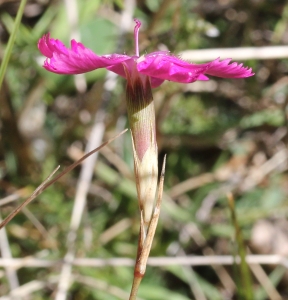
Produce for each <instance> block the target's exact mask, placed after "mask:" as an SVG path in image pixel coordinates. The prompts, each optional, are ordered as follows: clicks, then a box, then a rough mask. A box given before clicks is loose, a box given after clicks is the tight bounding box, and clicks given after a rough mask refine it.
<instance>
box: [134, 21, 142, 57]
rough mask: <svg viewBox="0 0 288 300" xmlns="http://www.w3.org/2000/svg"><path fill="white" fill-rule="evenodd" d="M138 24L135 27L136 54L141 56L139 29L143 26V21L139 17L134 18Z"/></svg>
mask: <svg viewBox="0 0 288 300" xmlns="http://www.w3.org/2000/svg"><path fill="white" fill-rule="evenodd" d="M134 21H135V23H136V25H135V27H134V43H135V55H136V56H138V57H139V44H138V36H139V29H140V27H141V22H140V21H139V20H138V19H134Z"/></svg>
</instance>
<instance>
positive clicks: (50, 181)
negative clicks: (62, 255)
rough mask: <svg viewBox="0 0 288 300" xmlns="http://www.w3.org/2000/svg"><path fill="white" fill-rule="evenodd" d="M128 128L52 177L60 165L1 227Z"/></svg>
mask: <svg viewBox="0 0 288 300" xmlns="http://www.w3.org/2000/svg"><path fill="white" fill-rule="evenodd" d="M126 131H127V129H125V130H123V131H122V132H120V133H119V134H117V135H116V136H114V137H113V138H111V139H109V140H108V141H106V142H105V143H103V144H102V145H101V146H99V147H97V148H95V149H94V150H92V151H90V152H89V153H87V154H85V155H84V156H83V157H82V158H80V159H79V160H77V161H76V162H75V163H73V164H72V165H70V166H69V167H67V168H66V169H65V170H64V171H62V172H61V173H60V174H58V175H57V176H56V177H55V178H53V179H51V178H52V177H53V175H54V174H55V173H56V172H57V171H58V169H59V168H60V166H58V167H57V168H56V169H55V170H54V171H53V172H52V173H51V174H50V175H49V176H48V177H47V179H46V180H44V181H43V182H42V183H41V184H40V185H39V186H38V187H37V188H36V190H35V191H34V192H33V193H32V194H31V196H30V197H28V198H27V199H26V200H25V201H24V202H23V203H22V204H20V205H19V206H18V207H17V208H16V209H15V210H13V212H12V213H10V214H9V215H8V216H7V217H6V218H5V219H4V221H3V222H1V224H0V229H1V228H3V227H4V226H6V225H7V224H8V223H9V222H10V221H11V220H12V219H13V218H14V217H15V216H16V215H17V214H18V213H19V212H20V210H21V209H23V208H24V207H25V206H26V205H28V204H29V203H30V202H31V201H32V200H34V199H35V198H36V197H37V196H38V195H40V194H42V192H43V191H45V190H46V189H47V188H48V187H49V186H51V185H52V184H53V183H54V182H56V181H57V180H58V179H60V178H61V177H62V176H64V175H65V174H67V173H68V172H70V171H72V170H73V169H74V168H75V167H77V166H78V165H79V164H81V163H82V162H83V161H84V160H85V159H86V158H87V157H89V156H90V155H92V154H93V153H95V152H97V151H99V150H100V149H101V148H103V147H105V146H106V145H107V144H109V143H111V142H112V141H114V140H115V139H116V138H118V137H119V136H120V135H122V134H123V133H125V132H126Z"/></svg>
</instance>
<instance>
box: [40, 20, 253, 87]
mask: <svg viewBox="0 0 288 300" xmlns="http://www.w3.org/2000/svg"><path fill="white" fill-rule="evenodd" d="M135 22H136V25H135V28H134V41H135V55H133V56H129V55H123V54H116V53H114V54H107V55H102V56H99V55H97V54H95V53H94V52H93V51H92V50H90V49H89V48H86V47H85V46H84V45H83V44H81V43H78V42H76V41H75V40H72V41H71V49H69V48H66V47H65V45H64V44H63V43H62V42H61V41H59V40H55V39H53V38H50V34H49V33H48V34H46V35H44V36H43V37H42V38H41V39H40V40H39V42H38V48H39V50H40V52H41V53H42V54H43V55H44V56H46V57H47V59H46V60H45V62H44V65H43V67H44V68H45V69H46V70H48V71H50V72H53V73H57V74H80V73H86V72H90V71H93V70H95V69H98V68H106V69H107V70H110V71H112V72H114V73H116V74H118V75H120V76H122V77H124V78H126V79H127V73H126V71H125V70H129V71H130V74H133V73H134V72H135V71H134V72H133V70H135V66H136V69H137V70H138V72H139V73H141V74H143V75H146V76H149V77H150V80H151V86H152V88H156V87H158V86H159V85H161V84H162V83H163V82H164V81H165V80H170V81H175V82H180V83H190V82H194V81H196V80H209V78H208V77H207V76H206V75H212V76H217V77H222V78H245V77H250V76H253V75H254V73H252V69H251V68H248V67H243V64H237V63H236V62H234V63H231V64H229V63H230V61H231V59H230V58H228V59H224V60H222V61H220V58H217V59H215V60H213V61H211V62H208V63H205V64H192V63H189V62H186V61H184V60H182V59H180V58H178V57H177V56H175V55H172V54H171V53H170V52H168V51H157V52H152V53H149V54H146V55H143V56H139V46H138V33H139V29H140V27H141V22H140V21H139V20H137V19H135Z"/></svg>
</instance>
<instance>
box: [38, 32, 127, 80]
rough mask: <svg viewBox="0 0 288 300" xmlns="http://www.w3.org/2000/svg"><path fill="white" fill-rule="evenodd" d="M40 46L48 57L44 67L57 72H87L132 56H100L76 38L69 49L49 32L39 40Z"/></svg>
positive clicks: (115, 63)
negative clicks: (51, 36)
mask: <svg viewBox="0 0 288 300" xmlns="http://www.w3.org/2000/svg"><path fill="white" fill-rule="evenodd" d="M38 48H39V50H40V51H41V53H42V54H43V55H44V56H46V57H47V59H46V60H45V62H44V68H45V69H47V70H48V71H50V72H53V73H57V74H80V73H85V72H89V71H92V70H95V69H98V68H107V67H109V66H113V65H117V64H119V63H121V62H123V61H125V60H128V59H130V56H127V55H121V54H111V55H103V56H98V55H97V54H95V53H94V52H93V51H91V50H90V49H89V48H86V47H85V46H84V45H83V44H81V43H78V42H76V41H75V40H72V41H71V49H69V48H66V47H65V45H64V44H63V43H62V42H61V41H59V40H54V39H52V38H50V35H49V34H47V35H44V36H43V37H42V38H41V39H40V40H39V42H38Z"/></svg>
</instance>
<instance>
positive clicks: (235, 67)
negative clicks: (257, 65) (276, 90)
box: [205, 58, 254, 78]
mask: <svg viewBox="0 0 288 300" xmlns="http://www.w3.org/2000/svg"><path fill="white" fill-rule="evenodd" d="M230 61H231V58H227V59H224V60H222V61H220V58H217V59H215V60H214V61H212V62H210V63H207V64H206V65H208V68H207V70H206V71H205V74H208V75H212V76H217V77H223V78H245V77H250V76H253V75H254V73H253V72H252V68H248V67H243V64H237V63H236V62H233V63H231V64H229V63H230Z"/></svg>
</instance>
